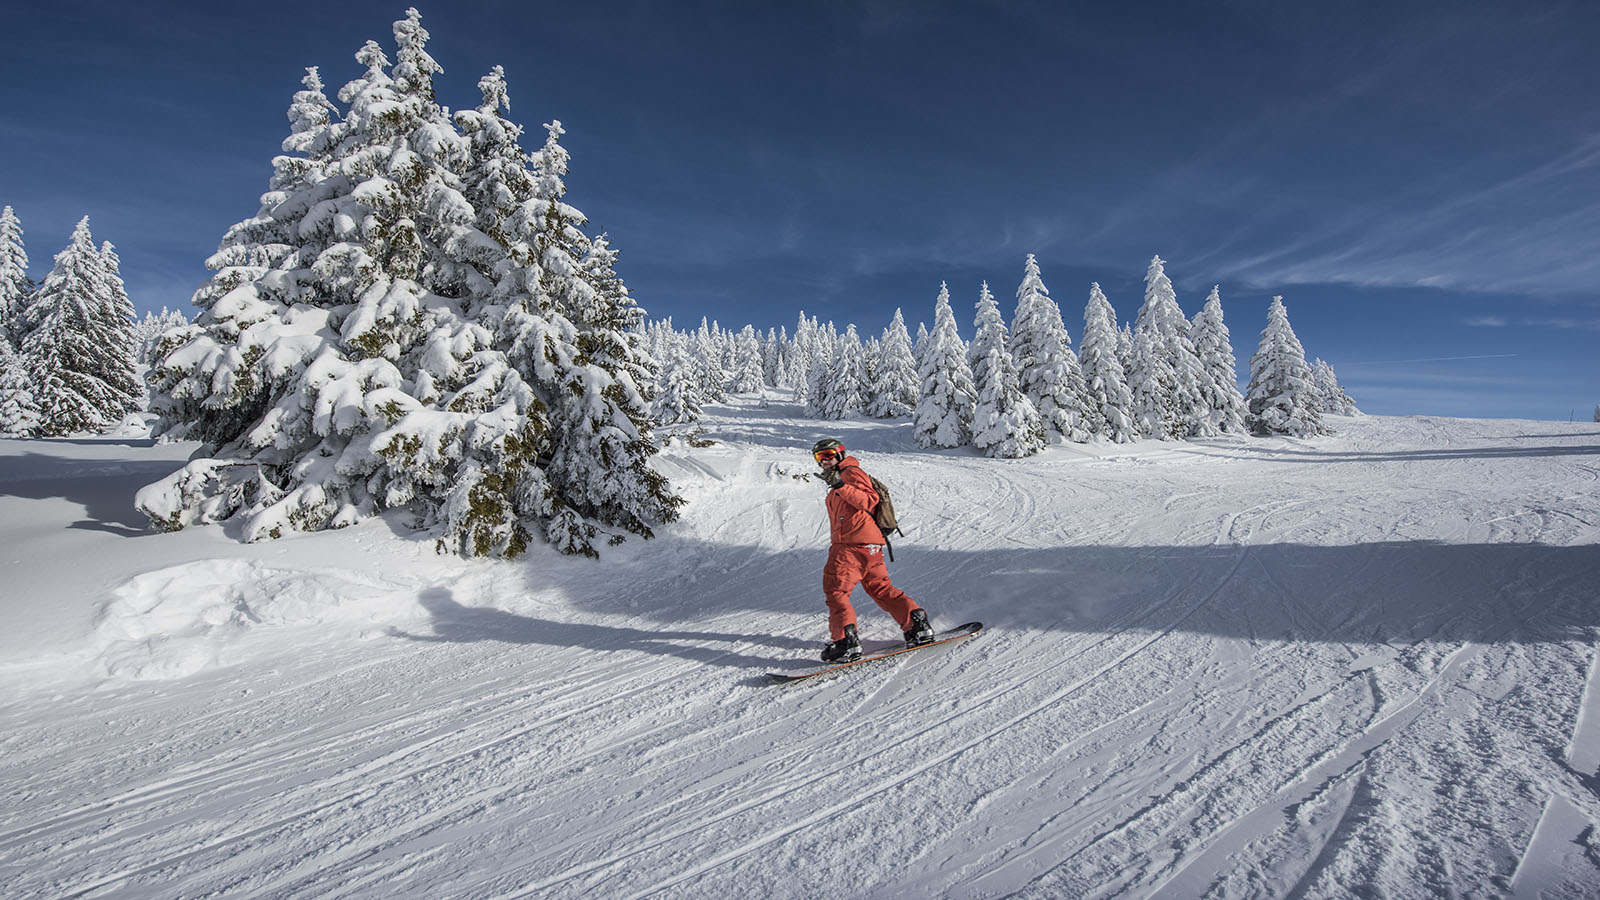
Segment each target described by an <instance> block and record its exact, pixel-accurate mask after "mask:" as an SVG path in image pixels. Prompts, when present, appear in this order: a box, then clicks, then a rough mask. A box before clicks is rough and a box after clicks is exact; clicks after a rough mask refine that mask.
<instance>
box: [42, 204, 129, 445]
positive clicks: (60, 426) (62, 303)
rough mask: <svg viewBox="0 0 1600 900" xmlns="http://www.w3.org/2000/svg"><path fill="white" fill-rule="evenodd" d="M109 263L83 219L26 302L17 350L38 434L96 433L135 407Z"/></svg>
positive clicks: (117, 282)
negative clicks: (22, 361)
mask: <svg viewBox="0 0 1600 900" xmlns="http://www.w3.org/2000/svg"><path fill="white" fill-rule="evenodd" d="M112 263H113V258H112V257H108V256H107V255H105V254H103V253H102V252H101V251H99V250H96V249H95V246H94V239H93V238H92V237H91V236H90V234H89V219H88V218H87V217H85V218H84V219H83V220H81V221H80V222H78V225H77V227H76V228H74V229H73V232H72V240H71V242H70V243H69V244H68V245H67V247H66V249H64V250H62V251H61V252H60V253H58V254H56V258H55V266H54V267H53V268H52V269H51V270H50V274H49V275H47V276H46V277H45V280H44V283H43V284H41V285H40V286H39V290H38V293H37V294H36V295H35V297H34V299H33V301H32V302H31V303H30V304H29V306H28V314H27V321H26V323H25V324H26V326H27V330H26V333H25V334H24V336H23V339H22V354H23V356H24V357H25V359H26V365H27V366H28V368H29V369H30V372H31V381H32V385H33V391H32V393H33V399H34V405H35V409H36V410H37V412H38V424H37V426H36V427H35V429H34V433H36V434H38V435H40V436H44V437H55V436H59V435H66V434H79V433H83V432H97V431H103V430H105V429H107V428H109V427H111V426H113V425H116V424H117V423H118V422H120V421H121V420H122V417H123V416H125V415H127V414H128V413H130V412H132V411H133V410H135V409H137V408H138V405H139V400H140V391H139V389H138V385H137V383H136V381H135V380H134V376H133V365H134V364H133V359H132V353H131V350H130V346H131V334H132V328H133V323H132V321H131V320H126V321H123V322H121V323H119V322H117V321H115V316H116V315H117V313H116V311H117V310H119V309H120V308H121V304H122V303H123V302H126V293H125V292H123V291H122V280H121V278H120V277H119V276H118V275H117V273H116V272H115V270H113V269H111V268H110V266H111V265H112ZM119 293H120V294H121V298H122V299H121V300H120V301H119V299H118V296H117V295H118V294H119Z"/></svg>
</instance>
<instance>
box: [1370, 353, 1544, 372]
mask: <svg viewBox="0 0 1600 900" xmlns="http://www.w3.org/2000/svg"><path fill="white" fill-rule="evenodd" d="M1519 355H1520V354H1517V353H1489V354H1485V355H1482V356H1430V357H1426V358H1424V359H1370V360H1362V361H1358V362H1343V363H1340V364H1339V367H1340V368H1345V367H1347V366H1401V365H1411V364H1413V363H1436V362H1461V361H1464V360H1469V359H1514V358H1516V357H1517V356H1519Z"/></svg>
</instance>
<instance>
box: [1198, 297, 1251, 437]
mask: <svg viewBox="0 0 1600 900" xmlns="http://www.w3.org/2000/svg"><path fill="white" fill-rule="evenodd" d="M1189 335H1190V337H1192V338H1193V339H1194V352H1195V356H1197V357H1199V359H1200V368H1201V371H1202V372H1203V373H1204V374H1203V377H1202V378H1201V379H1200V393H1201V396H1202V397H1204V398H1205V404H1206V407H1207V408H1208V410H1209V415H1210V419H1211V428H1212V430H1214V431H1216V432H1226V433H1228V434H1243V433H1244V395H1243V394H1240V393H1239V379H1238V375H1237V374H1236V372H1235V370H1234V357H1233V341H1232V339H1231V338H1230V336H1229V334H1228V326H1227V325H1225V324H1223V321H1222V296H1221V286H1220V285H1213V286H1212V288H1211V295H1210V296H1208V297H1206V305H1205V307H1204V308H1203V309H1201V310H1200V312H1198V313H1196V314H1195V317H1194V322H1193V323H1191V328H1190V330H1189Z"/></svg>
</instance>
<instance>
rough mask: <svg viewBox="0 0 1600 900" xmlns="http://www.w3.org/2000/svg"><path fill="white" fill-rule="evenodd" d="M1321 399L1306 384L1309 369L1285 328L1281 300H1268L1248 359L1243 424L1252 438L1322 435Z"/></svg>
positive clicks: (1286, 321) (1302, 351)
mask: <svg viewBox="0 0 1600 900" xmlns="http://www.w3.org/2000/svg"><path fill="white" fill-rule="evenodd" d="M1321 401H1322V398H1321V397H1320V396H1318V394H1317V388H1316V385H1315V384H1313V383H1312V381H1311V367H1310V366H1308V365H1306V351H1305V348H1304V347H1302V346H1301V345H1300V339H1299V338H1297V337H1295V333H1294V328H1293V327H1292V326H1290V324H1289V311H1288V310H1287V309H1285V308H1284V306H1283V298H1282V297H1273V298H1272V305H1271V306H1270V307H1268V309H1267V327H1266V328H1264V329H1262V331H1261V343H1260V345H1259V346H1257V348H1256V352H1255V355H1254V356H1252V357H1250V388H1249V390H1247V391H1246V392H1245V409H1246V419H1245V424H1247V425H1249V426H1250V428H1251V430H1253V431H1254V432H1255V433H1257V434H1286V435H1290V436H1291V437H1311V436H1313V435H1318V434H1327V433H1328V429H1327V428H1326V427H1325V426H1324V425H1323V424H1322V409H1321V407H1322V402H1321Z"/></svg>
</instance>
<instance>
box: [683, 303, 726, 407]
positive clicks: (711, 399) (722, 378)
mask: <svg viewBox="0 0 1600 900" xmlns="http://www.w3.org/2000/svg"><path fill="white" fill-rule="evenodd" d="M691 340H692V345H691V346H690V348H689V354H690V361H691V362H692V363H693V365H694V376H695V378H694V380H695V385H696V387H697V388H698V391H697V392H696V394H697V396H698V398H699V401H700V402H701V403H722V402H724V401H726V400H727V399H728V372H727V369H725V368H723V365H722V349H721V339H720V338H719V337H718V336H717V334H716V333H715V331H714V330H713V329H712V327H711V323H710V322H709V321H708V320H707V319H705V318H704V317H702V318H701V319H700V328H699V330H697V331H696V332H695V333H694V335H693V336H692V338H691Z"/></svg>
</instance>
